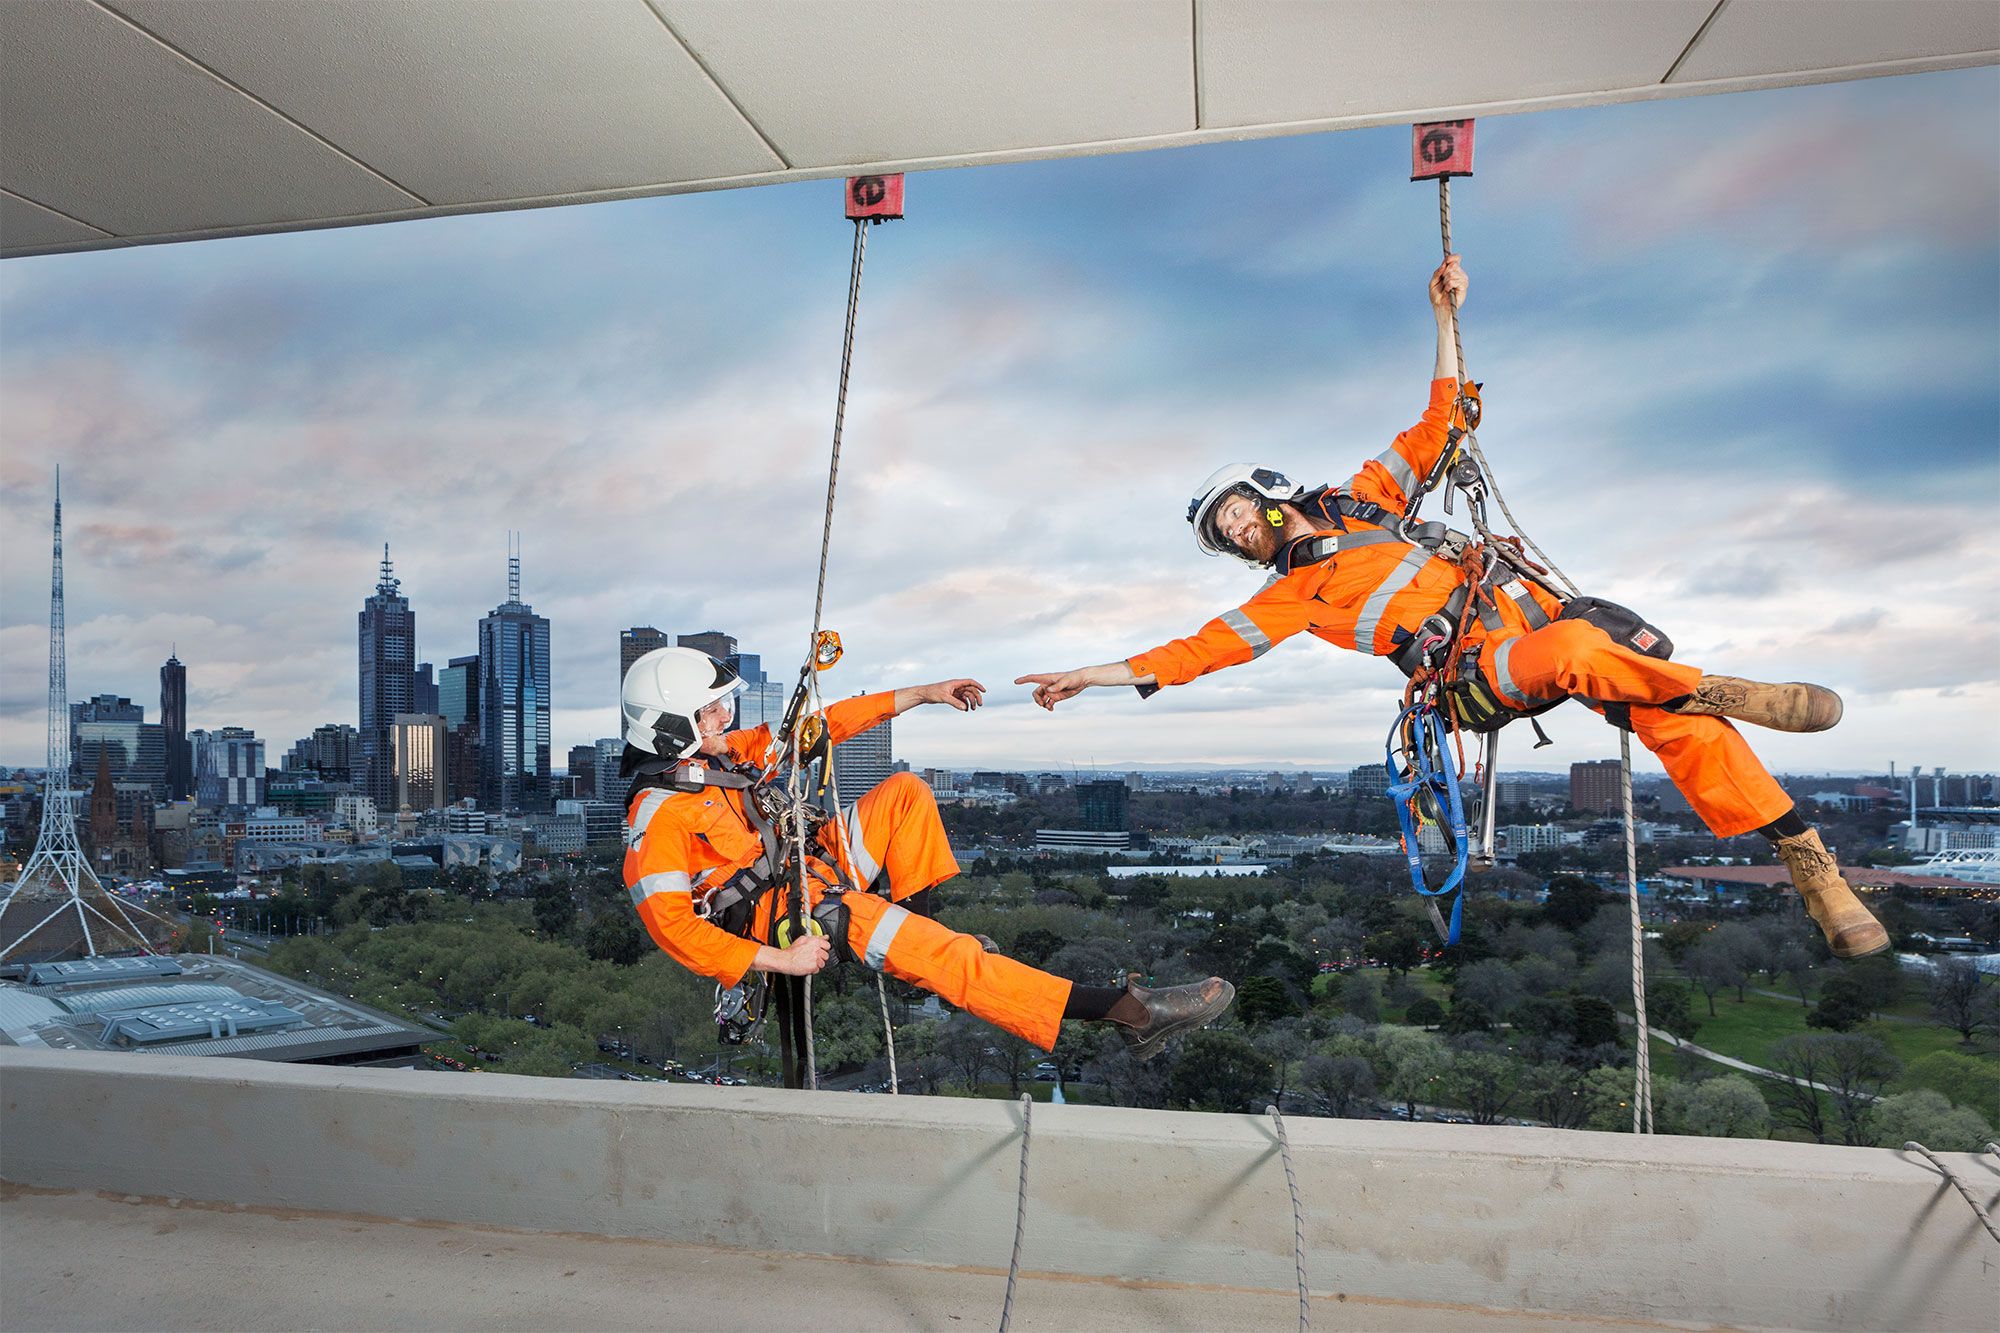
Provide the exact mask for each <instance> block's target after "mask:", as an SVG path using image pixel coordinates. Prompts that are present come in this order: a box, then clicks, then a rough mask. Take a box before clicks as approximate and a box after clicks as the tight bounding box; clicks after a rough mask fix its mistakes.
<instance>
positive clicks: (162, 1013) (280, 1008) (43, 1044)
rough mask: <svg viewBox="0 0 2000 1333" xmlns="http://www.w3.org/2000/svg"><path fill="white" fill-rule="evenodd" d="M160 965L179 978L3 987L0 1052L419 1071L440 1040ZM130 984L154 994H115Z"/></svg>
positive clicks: (257, 985)
mask: <svg viewBox="0 0 2000 1333" xmlns="http://www.w3.org/2000/svg"><path fill="white" fill-rule="evenodd" d="M97 961H99V962H100V963H103V962H119V961H128V960H117V959H106V960H97ZM148 961H153V960H148ZM162 961H168V962H171V963H172V964H173V966H174V967H175V969H176V971H175V973H174V974H172V975H159V974H158V973H156V972H150V971H142V970H138V969H121V968H98V969H96V970H94V971H91V970H84V971H74V970H73V972H72V975H71V977H70V979H69V980H68V981H66V982H65V981H58V982H55V983H47V982H45V983H42V984H37V985H25V986H24V985H18V984H14V983H10V982H0V1046H19V1047H25V1048H29V1049H46V1050H60V1051H123V1052H131V1053H134V1054H141V1055H158V1054H170V1055H225V1056H237V1057H240V1058H243V1059H251V1060H275V1061H285V1062H308V1063H324V1064H413V1063H415V1062H416V1061H417V1059H418V1058H419V1056H420V1053H421V1048H422V1045H423V1043H424V1042H425V1041H427V1040H430V1039H431V1037H432V1035H433V1034H431V1033H429V1032H427V1031H425V1030H423V1029H420V1028H415V1027H412V1026H410V1025H409V1024H407V1023H405V1022H403V1021H401V1020H400V1019H397V1018H393V1017H391V1016H390V1015H388V1014H384V1013H381V1012H379V1011H377V1010H374V1009H370V1008H368V1007H367V1006H366V1005H361V1004H357V1003H355V1002H354V1001H353V1000H349V999H346V998H344V997H341V996H336V995H332V994H329V993H327V992H325V991H322V990H318V989H316V988H314V987H312V986H307V985H305V984H303V983H301V982H298V981H294V980H292V979H291V978H289V977H284V976H280V975H278V974H277V973H275V972H267V971H265V970H264V969H262V968H259V967H252V966H251V965H249V964H248V963H244V962H242V961H240V960H238V959H234V958H221V957H213V956H203V955H194V954H189V955H182V956H180V957H179V958H176V959H172V960H162ZM54 966H61V967H73V965H71V964H57V965H54ZM132 981H143V982H147V983H149V984H145V985H131V984H122V985H121V984H118V983H120V982H125V983H130V982H132ZM107 983H108V984H107Z"/></svg>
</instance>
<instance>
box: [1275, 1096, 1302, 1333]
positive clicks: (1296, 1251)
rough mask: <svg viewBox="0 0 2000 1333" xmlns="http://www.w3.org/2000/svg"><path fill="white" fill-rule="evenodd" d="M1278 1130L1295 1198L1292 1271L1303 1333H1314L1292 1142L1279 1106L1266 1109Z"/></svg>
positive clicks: (1280, 1156)
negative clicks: (1294, 1274)
mask: <svg viewBox="0 0 2000 1333" xmlns="http://www.w3.org/2000/svg"><path fill="white" fill-rule="evenodd" d="M1264 1113H1265V1114H1266V1115H1268V1116H1270V1117H1271V1123H1272V1125H1274V1126H1276V1127H1277V1131H1278V1160H1279V1161H1281V1162H1283V1163H1284V1164H1285V1189H1286V1190H1287V1191H1289V1192H1290V1194H1291V1196H1292V1270H1293V1272H1294V1273H1296V1274H1297V1275H1298V1280H1299V1333H1311V1329H1312V1299H1311V1297H1310V1296H1309V1295H1308V1294H1307V1290H1306V1213H1305V1208H1304V1206H1303V1205H1301V1204H1300V1203H1299V1178H1298V1176H1296V1175H1295V1174H1293V1172H1292V1141H1291V1140H1290V1139H1289V1138H1287V1137H1286V1136H1285V1118H1284V1117H1283V1116H1281V1115H1279V1114H1278V1108H1277V1105H1276V1104H1275V1103H1273V1104H1272V1105H1270V1106H1267V1107H1265V1108H1264Z"/></svg>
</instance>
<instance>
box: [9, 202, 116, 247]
mask: <svg viewBox="0 0 2000 1333" xmlns="http://www.w3.org/2000/svg"><path fill="white" fill-rule="evenodd" d="M107 235H108V233H106V232H102V231H99V230H98V229H97V228H95V227H92V226H90V225H88V224H87V223H82V222H78V221H77V220H76V219H75V218H66V217H64V216H63V215H62V214H60V213H53V212H50V211H49V210H48V209H46V208H43V207H42V206H41V205H40V204H38V203H36V202H35V201H34V200H32V199H23V198H21V196H19V195H17V194H8V193H7V192H6V191H4V190H0V236H4V237H6V238H7V244H9V245H63V244H67V243H69V242H71V241H98V240H103V239H104V238H105V237H106V236H107Z"/></svg>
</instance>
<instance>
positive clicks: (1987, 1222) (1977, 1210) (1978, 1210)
mask: <svg viewBox="0 0 2000 1333" xmlns="http://www.w3.org/2000/svg"><path fill="white" fill-rule="evenodd" d="M1986 1146H1987V1147H1988V1148H1989V1149H1993V1150H1994V1151H1996V1152H2000V1148H1995V1146H1994V1145H1993V1144H1991V1143H1989V1144H1987V1145H1986ZM1903 1151H1904V1152H1914V1153H1922V1154H1923V1155H1924V1157H1925V1158H1927V1159H1928V1160H1929V1161H1930V1164H1931V1165H1932V1166H1934V1167H1936V1168H1937V1169H1938V1170H1939V1172H1941V1173H1942V1174H1943V1176H1944V1178H1945V1179H1946V1180H1948V1181H1950V1182H1951V1186H1952V1188H1953V1189H1955V1190H1957V1191H1958V1192H1959V1195H1960V1197H1962V1198H1963V1199H1964V1200H1965V1201H1966V1203H1968V1204H1970V1205H1971V1207H1972V1214H1973V1216H1975V1217H1977V1218H1978V1219H1979V1225H1980V1226H1982V1227H1985V1228H1986V1234H1987V1235H1989V1236H1991V1237H1993V1239H1994V1240H1996V1241H2000V1230H1995V1229H1994V1226H1993V1218H1992V1216H1991V1215H1990V1214H1988V1213H1987V1211H1986V1209H1985V1208H1984V1207H1983V1206H1982V1205H1981V1204H1980V1202H1979V1200H1977V1199H1975V1198H1973V1197H1972V1191H1971V1190H1969V1189H1967V1188H1966V1185H1965V1182H1964V1181H1962V1180H1960V1179H1959V1178H1958V1173H1957V1172H1956V1171H1953V1170H1952V1169H1951V1168H1950V1167H1948V1166H1946V1165H1945V1164H1944V1161H1943V1159H1942V1158H1940V1157H1939V1156H1938V1155H1937V1154H1936V1153H1934V1152H1932V1151H1931V1150H1930V1149H1929V1148H1926V1147H1925V1146H1924V1145H1923V1144H1921V1143H1917V1142H1914V1141H1912V1142H1909V1143H1905V1144H1904V1145H1903Z"/></svg>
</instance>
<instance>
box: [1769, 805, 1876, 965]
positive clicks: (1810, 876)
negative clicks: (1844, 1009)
mask: <svg viewBox="0 0 2000 1333" xmlns="http://www.w3.org/2000/svg"><path fill="white" fill-rule="evenodd" d="M1778 857H1779V859H1780V860H1782V861H1783V862H1784V863H1785V869H1786V870H1787V871H1789V872H1790V874H1791V876H1792V885H1793V887H1795V888H1797V889H1798V891H1799V897H1801V898H1803V899H1805V900H1806V913H1807V915H1809V916H1811V917H1812V919H1813V920H1814V921H1817V922H1818V923H1819V928H1820V930H1821V932H1823V933H1824V934H1825V935H1826V942H1827V945H1828V947H1830V948H1831V949H1832V950H1833V956H1834V957H1835V958H1866V957H1867V956H1868V955H1869V954H1874V953H1881V952H1882V951H1883V950H1884V949H1886V948H1888V947H1889V932H1888V931H1886V930H1884V929H1882V923H1881V922H1879V921H1877V920H1876V919H1875V914H1874V913H1872V912H1870V911H1869V910H1868V909H1867V908H1866V907H1864V906H1862V905H1861V900H1860V899H1859V898H1857V897H1855V896H1854V890H1852V889H1850V888H1848V887H1847V881H1846V880H1844V879H1842V878H1841V877H1840V867H1839V866H1838V865H1836V864H1834V860H1833V854H1832V853H1831V852H1829V851H1827V849H1826V844H1825V843H1823V842H1821V841H1820V840H1819V832H1818V830H1816V829H1807V830H1806V831H1805V832H1804V833H1800V834H1797V835H1795V836H1793V837H1790V838H1780V839H1778Z"/></svg>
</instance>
